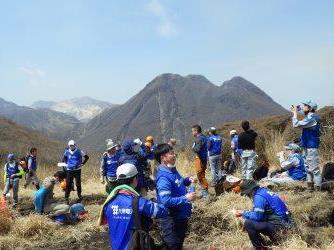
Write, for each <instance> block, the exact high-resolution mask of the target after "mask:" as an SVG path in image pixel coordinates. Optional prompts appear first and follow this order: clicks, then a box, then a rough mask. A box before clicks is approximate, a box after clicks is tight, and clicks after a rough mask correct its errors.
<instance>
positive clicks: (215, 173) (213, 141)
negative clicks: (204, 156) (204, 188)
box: [208, 127, 223, 186]
mask: <svg viewBox="0 0 334 250" xmlns="http://www.w3.org/2000/svg"><path fill="white" fill-rule="evenodd" d="M209 135H210V136H209V138H208V154H209V165H210V170H211V177H212V184H213V186H215V185H216V184H217V182H218V181H219V180H220V178H221V176H222V170H221V168H222V149H223V139H222V138H221V137H220V136H219V135H218V134H217V129H216V128H215V127H211V128H210V129H209Z"/></svg>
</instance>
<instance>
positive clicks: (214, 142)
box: [208, 135, 223, 156]
mask: <svg viewBox="0 0 334 250" xmlns="http://www.w3.org/2000/svg"><path fill="white" fill-rule="evenodd" d="M209 142H210V148H209V149H208V151H209V156H213V155H220V154H221V153H222V144H223V140H222V138H221V137H220V136H219V135H211V136H210V137H209Z"/></svg>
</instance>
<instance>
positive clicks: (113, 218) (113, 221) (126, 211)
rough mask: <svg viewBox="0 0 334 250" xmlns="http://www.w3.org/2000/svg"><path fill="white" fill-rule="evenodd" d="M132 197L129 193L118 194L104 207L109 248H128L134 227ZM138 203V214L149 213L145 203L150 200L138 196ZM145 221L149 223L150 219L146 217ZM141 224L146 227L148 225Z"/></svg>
mask: <svg viewBox="0 0 334 250" xmlns="http://www.w3.org/2000/svg"><path fill="white" fill-rule="evenodd" d="M132 199H133V198H132V196H131V195H130V194H118V195H117V196H116V197H115V198H114V199H113V200H112V201H110V202H109V203H108V204H107V205H106V206H105V208H104V215H105V217H106V219H107V221H108V225H109V238H110V246H111V249H115V250H116V249H120V250H121V249H128V245H129V243H130V240H131V236H132V233H133V228H134V221H133V216H132ZM138 203H139V204H138V210H139V211H138V212H139V214H141V215H143V214H144V213H145V214H149V213H150V211H148V206H146V203H151V201H148V200H146V199H144V198H142V197H140V198H139V201H138ZM152 212H153V211H152ZM157 212H158V211H157ZM143 221H144V220H142V222H143ZM145 222H146V223H147V224H150V222H151V221H150V219H149V218H146V220H145ZM143 226H144V227H146V228H147V227H148V225H143Z"/></svg>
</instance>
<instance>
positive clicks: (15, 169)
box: [5, 162, 19, 178]
mask: <svg viewBox="0 0 334 250" xmlns="http://www.w3.org/2000/svg"><path fill="white" fill-rule="evenodd" d="M5 169H6V178H9V177H10V176H11V175H13V174H17V173H19V165H18V164H17V162H15V165H14V167H13V166H11V165H10V164H9V163H6V165H5Z"/></svg>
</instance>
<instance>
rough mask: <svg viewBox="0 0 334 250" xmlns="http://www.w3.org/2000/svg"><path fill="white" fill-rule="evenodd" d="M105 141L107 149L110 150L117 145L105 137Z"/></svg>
mask: <svg viewBox="0 0 334 250" xmlns="http://www.w3.org/2000/svg"><path fill="white" fill-rule="evenodd" d="M106 142H107V150H111V149H113V148H115V147H116V146H117V145H116V144H115V143H114V142H113V140H112V139H107V140H106Z"/></svg>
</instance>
